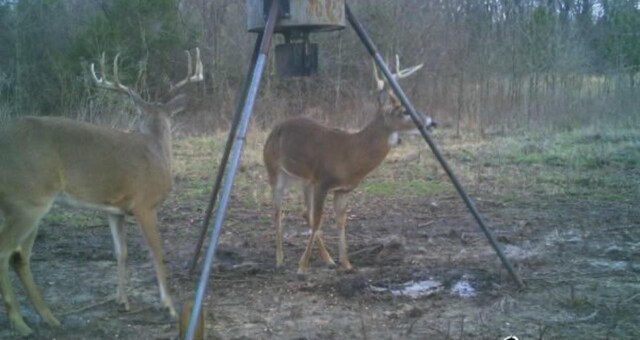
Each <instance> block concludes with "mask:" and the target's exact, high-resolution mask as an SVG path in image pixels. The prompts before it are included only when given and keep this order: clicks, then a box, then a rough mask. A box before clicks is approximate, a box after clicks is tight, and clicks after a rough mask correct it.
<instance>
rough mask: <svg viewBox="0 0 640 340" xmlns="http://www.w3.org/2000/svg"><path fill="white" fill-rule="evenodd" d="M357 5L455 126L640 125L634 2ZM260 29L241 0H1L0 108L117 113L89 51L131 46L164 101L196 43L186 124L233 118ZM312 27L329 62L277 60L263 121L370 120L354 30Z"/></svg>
mask: <svg viewBox="0 0 640 340" xmlns="http://www.w3.org/2000/svg"><path fill="white" fill-rule="evenodd" d="M350 3H351V5H352V6H353V7H354V10H355V11H356V13H358V14H359V17H360V19H361V20H362V21H363V23H365V25H366V27H367V28H368V29H369V30H370V31H371V34H372V36H373V37H374V39H375V40H376V42H377V43H378V45H379V47H380V48H381V50H382V51H384V53H388V54H389V56H390V57H392V56H393V53H398V54H400V55H401V57H402V61H403V63H404V64H407V65H410V64H411V65H412V64H416V63H420V62H424V63H425V64H426V67H425V70H423V71H422V72H420V73H419V74H418V75H417V76H416V77H415V78H413V79H410V80H407V81H406V82H405V83H404V85H405V86H406V88H407V90H408V91H409V94H410V97H411V98H412V99H413V100H414V101H415V104H416V106H417V107H419V108H420V109H422V110H423V111H425V112H429V113H431V114H433V115H435V116H436V117H437V118H438V119H439V120H440V121H445V122H446V123H449V125H450V126H452V127H454V128H455V131H456V133H458V134H459V133H463V132H464V133H469V132H474V133H480V134H485V133H495V132H501V131H503V130H507V129H508V130H513V129H528V128H537V127H553V128H561V129H568V128H573V127H577V126H582V125H585V124H598V123H600V122H601V121H604V120H606V121H608V122H613V123H616V124H632V123H636V122H637V119H638V118H637V117H638V116H640V115H638V108H639V107H640V102H639V101H640V96H638V94H639V90H638V88H639V85H638V84H637V83H638V72H639V69H640V33H639V32H640V9H639V6H640V2H639V1H637V0H483V1H477V0H449V1H435V0H428V1H425V0H402V1H389V0H379V1H362V0H360V1H354V0H352V1H350ZM254 37H255V36H254V35H253V34H248V33H247V32H246V14H245V2H244V1H234V0H216V1H201V0H158V1H152V2H151V1H144V0H132V1H130V0H0V114H1V115H2V116H3V117H7V116H15V115H24V114H39V115H70V116H74V117H75V116H81V117H82V116H84V117H85V118H86V119H91V120H101V119H105V120H108V121H110V119H109V115H110V114H111V115H112V114H113V112H114V111H122V110H120V108H124V107H126V106H127V105H128V104H127V103H126V101H123V100H122V98H115V97H112V96H109V95H105V94H101V93H96V91H95V90H94V89H92V88H91V86H90V83H89V81H88V65H89V64H90V62H95V61H97V60H98V59H99V57H100V55H101V53H102V52H103V51H104V52H106V53H107V60H109V58H112V57H113V55H115V53H118V52H119V53H121V54H122V56H123V57H122V60H121V74H122V77H123V78H124V79H123V81H125V82H126V83H130V84H135V87H136V88H137V90H138V91H139V92H140V93H144V95H145V96H146V97H148V98H149V99H152V100H156V99H159V98H161V97H162V96H164V93H163V91H166V88H167V86H166V85H167V83H168V79H171V78H172V77H171V76H172V75H175V74H182V73H183V72H184V70H183V68H184V65H183V64H182V63H181V61H182V60H183V50H184V49H186V48H189V47H193V46H196V45H197V46H200V47H201V49H202V51H203V61H204V62H205V70H206V71H207V75H206V82H205V84H204V85H202V86H201V87H200V88H199V89H196V90H194V91H201V96H199V97H200V98H201V99H200V101H199V102H193V103H191V105H192V106H193V108H194V110H191V111H192V112H197V113H191V114H190V116H189V118H186V119H185V123H184V124H186V125H184V126H185V127H186V128H188V129H191V128H197V129H201V130H204V131H207V130H209V131H210V130H211V129H213V128H214V127H217V128H225V127H226V126H227V124H226V122H228V120H229V117H230V115H231V113H232V108H233V105H234V96H235V93H236V91H237V89H238V88H239V83H240V82H241V80H242V78H243V77H244V74H245V70H246V68H247V66H248V61H249V57H250V49H251V46H252V41H253V39H254ZM312 39H313V40H314V41H316V42H319V43H320V53H321V55H320V63H321V71H320V74H319V75H318V76H317V77H315V78H314V79H280V78H277V77H276V76H275V75H274V72H270V73H269V74H268V75H267V77H268V79H267V81H266V82H265V84H266V86H265V87H264V88H263V89H262V93H261V96H262V98H261V100H262V101H263V103H265V104H264V105H259V106H258V107H257V111H258V112H257V114H256V117H257V118H256V120H257V121H258V123H259V124H260V125H262V126H265V127H270V126H271V125H272V122H273V120H276V119H280V118H283V117H286V116H291V115H298V114H311V115H315V116H318V118H323V119H328V118H330V119H331V121H334V122H338V124H349V123H354V124H360V123H361V122H362V120H363V119H366V117H363V115H365V114H366V112H368V110H369V109H368V108H369V107H370V105H373V104H372V103H373V100H372V90H373V78H372V75H371V64H370V62H369V60H368V58H367V55H366V53H365V51H364V49H363V48H362V47H361V46H360V44H359V42H358V41H357V38H356V37H355V34H353V32H351V30H349V29H347V30H345V31H342V32H335V33H327V34H317V35H314V36H313V37H312ZM173 79H175V77H173ZM114 108H115V109H116V110H114ZM347 113H348V114H347ZM196 121H197V122H198V124H189V122H191V123H193V122H196ZM203 122H204V123H203ZM194 131H195V130H194Z"/></svg>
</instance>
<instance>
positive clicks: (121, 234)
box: [108, 214, 130, 311]
mask: <svg viewBox="0 0 640 340" xmlns="http://www.w3.org/2000/svg"><path fill="white" fill-rule="evenodd" d="M108 220H109V228H110V229H111V236H112V237H113V247H114V250H115V255H116V260H117V261H118V290H117V291H116V303H118V304H120V305H122V308H124V310H125V311H129V309H130V306H129V299H128V298H127V267H126V266H127V230H126V229H125V225H124V215H120V214H109V216H108Z"/></svg>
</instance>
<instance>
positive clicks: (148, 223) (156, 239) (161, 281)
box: [133, 209, 178, 318]
mask: <svg viewBox="0 0 640 340" xmlns="http://www.w3.org/2000/svg"><path fill="white" fill-rule="evenodd" d="M133 214H134V216H135V217H136V219H137V220H138V223H139V224H140V229H142V234H143V235H144V238H145V240H146V241H147V245H148V246H149V250H150V252H151V258H152V259H153V265H154V267H155V269H156V277H157V279H158V286H159V287H160V299H161V300H162V303H163V304H164V306H165V307H166V308H167V309H168V310H169V314H171V317H173V318H177V317H178V314H177V313H176V309H175V308H174V307H173V302H172V301H171V296H170V295H169V291H168V289H167V279H166V274H165V269H164V258H163V255H162V242H161V240H160V235H159V232H158V217H157V215H156V211H155V209H145V210H136V211H134V212H133Z"/></svg>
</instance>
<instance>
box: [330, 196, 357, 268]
mask: <svg viewBox="0 0 640 340" xmlns="http://www.w3.org/2000/svg"><path fill="white" fill-rule="evenodd" d="M333 209H334V210H335V212H336V222H337V224H338V229H339V232H340V250H339V254H340V255H339V257H340V267H341V268H342V269H343V270H345V271H352V270H353V266H352V265H351V262H349V252H348V250H347V232H346V230H347V194H345V193H338V192H336V193H335V194H334V195H333Z"/></svg>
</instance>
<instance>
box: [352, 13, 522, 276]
mask: <svg viewBox="0 0 640 340" xmlns="http://www.w3.org/2000/svg"><path fill="white" fill-rule="evenodd" d="M345 6H346V12H347V18H348V19H349V23H350V24H351V26H352V27H353V29H354V30H355V31H356V33H357V34H358V37H359V38H360V40H361V41H362V43H363V44H364V46H365V47H366V48H367V51H369V54H371V56H372V57H373V59H374V60H375V62H376V65H378V68H380V69H381V70H382V73H384V76H385V77H386V78H387V81H388V83H389V84H390V85H391V88H392V89H393V92H395V94H396V95H397V96H398V98H399V99H400V101H401V102H402V105H404V107H405V108H406V109H407V111H408V112H409V115H410V116H411V119H413V122H414V123H415V124H416V126H417V127H418V128H419V130H420V134H421V135H422V138H424V140H425V141H426V142H427V144H429V147H430V148H431V151H433V154H434V155H435V156H436V158H437V159H438V161H439V162H440V165H442V168H443V169H444V171H445V172H446V173H447V175H449V178H450V179H451V182H452V183H453V186H455V188H456V190H457V191H458V194H460V197H462V200H463V201H464V203H465V204H466V205H467V208H468V209H469V211H470V212H471V215H473V217H474V218H475V220H476V222H477V223H478V225H479V226H480V229H482V232H484V234H485V236H486V237H487V239H488V240H489V243H490V244H491V246H492V247H493V249H494V250H495V251H496V253H497V254H498V257H499V258H500V260H501V261H502V264H503V265H504V266H505V267H506V268H507V271H508V272H509V274H511V277H513V279H514V280H515V281H516V282H517V283H518V286H520V288H524V287H525V285H524V282H522V279H520V277H519V276H518V274H517V273H516V272H515V270H514V269H513V267H512V266H511V263H509V260H508V259H507V257H506V256H505V255H504V253H503V252H502V249H500V245H499V244H498V242H497V241H496V239H495V238H494V237H493V234H492V233H491V231H490V230H489V228H487V226H486V224H485V223H484V220H483V219H482V216H480V214H479V213H478V210H477V209H476V207H475V205H474V204H473V202H472V201H471V199H470V198H469V196H468V195H467V193H466V191H465V190H464V188H463V187H462V185H461V184H460V181H458V178H457V177H456V175H455V174H454V173H453V170H451V168H450V167H449V164H448V163H447V161H446V160H445V159H444V157H443V156H442V153H441V152H440V150H439V149H438V146H437V145H436V144H435V142H434V141H433V139H432V138H431V136H430V135H429V132H427V130H426V129H425V128H424V126H422V125H421V124H420V119H419V118H418V113H417V112H416V109H415V108H414V107H413V105H412V104H411V102H410V101H409V99H408V98H407V96H406V95H405V93H404V91H403V90H402V88H401V87H400V85H399V84H398V81H397V80H396V79H395V78H394V77H393V76H392V75H391V71H389V67H387V65H386V63H385V62H384V60H383V59H382V56H380V53H379V52H378V49H377V47H376V46H375V44H374V43H373V41H372V40H371V38H370V37H369V35H368V34H367V32H366V31H365V30H364V28H363V27H362V25H361V24H360V22H359V21H358V20H357V19H356V17H355V16H354V15H353V12H352V11H351V8H349V5H348V4H346V5H345Z"/></svg>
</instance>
